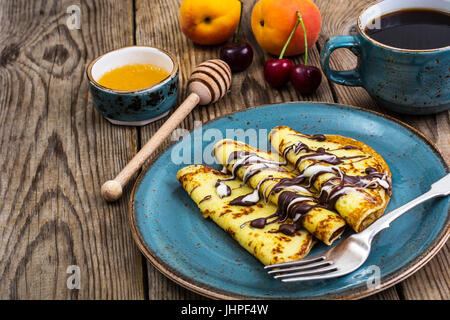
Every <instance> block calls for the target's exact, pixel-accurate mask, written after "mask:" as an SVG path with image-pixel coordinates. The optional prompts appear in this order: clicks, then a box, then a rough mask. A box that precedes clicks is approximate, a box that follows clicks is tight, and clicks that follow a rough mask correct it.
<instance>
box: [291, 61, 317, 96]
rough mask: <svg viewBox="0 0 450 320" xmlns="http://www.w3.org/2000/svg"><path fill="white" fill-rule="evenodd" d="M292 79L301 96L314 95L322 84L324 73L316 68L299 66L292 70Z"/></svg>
mask: <svg viewBox="0 0 450 320" xmlns="http://www.w3.org/2000/svg"><path fill="white" fill-rule="evenodd" d="M290 79H291V82H292V85H293V86H294V88H295V89H296V90H297V91H298V92H300V93H301V94H305V95H307V94H313V93H314V92H315V91H316V90H317V88H318V87H319V85H320V82H322V72H320V70H319V69H318V68H316V67H314V66H305V65H303V64H298V65H296V66H294V67H293V68H292V69H291V74H290Z"/></svg>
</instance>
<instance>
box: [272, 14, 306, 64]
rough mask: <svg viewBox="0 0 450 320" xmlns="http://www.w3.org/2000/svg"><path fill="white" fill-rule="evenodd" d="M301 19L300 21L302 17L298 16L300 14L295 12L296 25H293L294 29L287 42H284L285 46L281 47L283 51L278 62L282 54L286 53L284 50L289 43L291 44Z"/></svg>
mask: <svg viewBox="0 0 450 320" xmlns="http://www.w3.org/2000/svg"><path fill="white" fill-rule="evenodd" d="M301 19H302V17H301V15H300V13H299V12H298V11H297V23H296V24H295V27H294V29H293V30H292V32H291V35H290V36H289V38H288V39H287V41H286V43H285V45H284V47H283V50H282V51H281V54H280V57H279V58H278V59H280V60H281V59H283V56H284V53H285V52H286V49H287V47H288V45H289V43H290V42H291V39H292V37H293V36H294V34H295V31H297V28H298V25H299V24H300V21H301Z"/></svg>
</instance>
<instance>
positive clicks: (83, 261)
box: [0, 0, 450, 299]
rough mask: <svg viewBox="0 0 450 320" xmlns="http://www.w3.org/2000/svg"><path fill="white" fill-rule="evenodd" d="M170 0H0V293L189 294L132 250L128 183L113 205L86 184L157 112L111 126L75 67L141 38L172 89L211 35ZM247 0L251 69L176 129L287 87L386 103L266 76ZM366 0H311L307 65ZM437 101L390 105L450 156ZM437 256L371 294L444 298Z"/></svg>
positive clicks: (134, 147)
mask: <svg viewBox="0 0 450 320" xmlns="http://www.w3.org/2000/svg"><path fill="white" fill-rule="evenodd" d="M180 2H181V0H176V1H169V0H95V1H94V0H93V1H79V0H53V1H50V0H39V1H38V0H36V1H28V0H3V1H2V2H1V4H0V84H1V85H0V123H1V125H0V139H1V140H0V199H1V201H0V234H1V238H0V298H1V299H188V298H201V297H200V296H198V295H196V294H194V293H191V292H189V291H187V290H186V289H184V288H182V287H180V286H178V285H176V284H174V283H173V282H171V281H170V280H168V279H166V278H165V277H164V276H162V275H161V274H160V273H159V272H158V271H157V270H155V269H154V268H153V267H152V265H150V264H149V263H147V262H146V260H145V259H144V258H143V256H142V255H141V254H140V252H139V250H138V249H137V247H136V245H135V244H134V241H133V238H132V235H131V232H130V227H129V223H128V202H129V197H130V195H129V191H130V188H128V189H127V192H126V194H125V196H124V197H123V198H122V199H121V200H120V201H119V202H117V203H114V204H107V203H105V202H104V201H103V200H102V198H101V197H100V193H99V189H100V185H101V183H102V182H104V181H106V180H108V179H109V178H112V177H114V176H115V174H116V173H118V172H119V171H120V169H121V168H122V167H123V166H124V165H125V164H126V163H127V162H128V161H129V160H130V159H131V158H132V157H133V155H134V154H135V153H136V152H137V151H138V150H139V148H140V146H141V145H142V144H143V143H144V142H145V141H147V140H148V139H149V138H150V137H151V136H152V134H153V133H154V132H155V131H156V130H157V129H158V127H159V126H161V124H162V122H163V120H161V121H157V122H155V123H153V124H150V125H148V126H145V127H141V128H134V127H118V126H113V125H111V124H110V123H109V122H107V121H106V120H104V119H103V118H102V117H101V116H100V115H99V113H97V112H96V111H95V110H94V108H93V106H92V101H91V99H90V95H89V91H88V83H87V79H86V76H85V69H86V66H87V64H88V63H89V62H90V61H91V60H92V59H93V58H95V57H96V56H98V55H100V54H102V53H104V52H107V51H109V50H112V49H115V48H120V47H123V46H127V45H133V44H151V45H154V46H158V47H161V48H165V49H166V50H169V51H171V52H173V53H174V54H175V55H176V56H177V58H178V59H179V61H180V66H181V76H180V81H181V85H182V86H181V87H182V88H184V85H185V84H186V81H187V78H188V76H189V74H190V71H191V70H192V68H193V66H195V65H196V64H198V63H199V62H201V61H203V60H206V59H210V58H214V57H217V56H218V51H219V47H200V46H196V45H194V44H193V43H192V42H191V41H189V40H188V39H187V38H185V37H184V36H183V34H182V33H181V31H180V27H179V24H178V18H177V16H178V8H179V6H180ZM253 2H255V1H246V4H247V5H246V12H245V19H244V22H243V37H244V38H246V39H247V40H249V41H250V42H251V43H252V45H253V47H254V49H255V59H254V62H253V64H252V66H251V68H250V69H249V70H248V72H245V73H242V74H239V75H236V76H235V78H234V82H233V86H232V89H231V90H232V94H228V95H227V96H226V97H225V98H224V99H223V100H221V101H220V102H218V103H216V104H215V105H210V106H207V107H199V108H197V109H195V110H194V112H193V113H192V114H191V115H190V116H189V117H188V118H187V119H186V120H185V121H184V122H183V124H182V127H183V128H187V129H193V123H194V120H201V121H208V120H211V119H214V118H217V117H220V116H223V115H226V114H227V113H229V112H232V111H236V110H242V109H246V108H248V107H251V106H255V105H262V104H268V103H277V102H286V101H295V100H301V101H325V102H337V103H342V104H349V105H355V106H362V107H364V108H367V109H372V110H377V111H379V112H384V113H388V114H390V115H393V114H391V113H389V112H386V111H385V110H383V109H381V108H380V107H379V106H378V105H377V104H376V103H375V102H374V101H373V100H372V99H371V98H370V97H369V96H368V94H367V93H366V92H365V90H364V89H361V88H350V87H343V86H339V85H336V84H334V83H331V82H329V81H327V80H326V79H325V78H324V81H323V82H322V84H321V86H320V88H319V90H318V91H317V93H316V94H315V95H313V96H310V97H306V96H301V95H299V94H298V93H297V92H296V91H295V90H294V89H293V88H292V87H288V88H286V89H283V90H273V89H270V88H269V87H268V85H267V84H266V82H265V81H264V78H263V74H262V66H263V64H264V61H265V60H266V59H267V57H268V55H267V54H265V53H264V52H263V51H262V50H261V49H260V48H259V47H258V45H257V44H256V42H255V39H254V37H253V35H252V32H251V28H250V12H251V8H252V6H253ZM367 2H369V1H367V0H366V1H352V0H320V1H319V0H316V3H317V5H318V6H319V8H320V10H321V12H322V16H323V28H322V33H321V36H320V39H319V41H318V42H317V45H316V46H315V47H314V48H313V49H312V50H311V51H310V62H311V64H313V65H316V66H318V65H319V52H320V49H321V47H322V45H323V43H324V41H325V40H326V39H327V38H328V37H329V36H332V35H341V34H348V33H351V32H354V27H353V25H354V23H355V21H356V16H357V14H358V12H359V11H360V10H361V9H362V8H363V7H364V6H365V5H366V3H367ZM71 5H76V6H78V7H79V8H80V13H81V24H80V27H81V28H80V29H74V30H70V29H69V28H68V24H67V22H68V19H71V15H70V14H68V13H67V12H66V11H67V8H68V7H69V6H71ZM70 21H72V20H70ZM70 21H69V22H70ZM72 22H73V21H72ZM302 59H303V57H302V56H300V57H297V58H296V59H295V60H296V61H297V62H300V61H302ZM354 64H355V58H354V56H353V55H352V54H351V53H349V52H348V51H346V50H339V51H337V52H336V53H335V54H334V56H333V59H332V65H333V66H334V68H336V69H348V68H350V67H352V66H353V65H354ZM181 97H185V92H184V90H183V91H182V92H181ZM449 114H450V113H449V112H444V113H441V114H438V115H434V116H420V117H412V116H402V115H395V114H394V115H393V116H394V117H396V118H398V119H400V120H402V121H405V122H406V123H409V124H410V125H412V126H413V127H415V128H417V129H418V130H420V131H421V132H423V133H424V134H425V135H426V136H428V137H429V138H430V139H431V140H433V141H434V142H435V143H436V144H437V145H438V146H439V147H440V149H441V151H442V152H443V154H444V156H445V157H446V160H447V161H449V160H450V121H449ZM161 149H162V148H161ZM449 262H450V255H449V247H448V244H447V245H446V246H445V247H444V248H443V249H442V250H441V251H440V253H439V254H438V255H437V256H436V257H434V258H433V260H432V261H431V262H429V263H428V264H427V265H426V266H425V267H424V268H423V269H421V270H420V271H418V272H417V273H415V274H414V275H413V276H411V277H410V278H408V279H407V280H405V281H403V282H401V283H400V284H397V285H396V286H394V287H391V288H389V289H387V290H385V291H383V292H381V293H379V294H376V295H374V296H372V297H370V298H375V299H449V298H450V271H449V270H450V267H449V265H450V263H449ZM71 265H76V266H79V271H80V275H81V283H80V288H79V289H72V290H69V289H68V288H67V279H68V277H69V276H71V274H70V273H67V271H68V269H67V268H68V266H71ZM69 271H70V270H69Z"/></svg>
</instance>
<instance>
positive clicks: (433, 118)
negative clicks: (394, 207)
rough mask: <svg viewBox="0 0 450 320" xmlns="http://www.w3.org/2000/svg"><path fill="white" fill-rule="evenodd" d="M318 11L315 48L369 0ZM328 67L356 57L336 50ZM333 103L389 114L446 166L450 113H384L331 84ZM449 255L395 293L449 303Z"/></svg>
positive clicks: (338, 0)
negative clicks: (427, 141) (419, 137)
mask: <svg viewBox="0 0 450 320" xmlns="http://www.w3.org/2000/svg"><path fill="white" fill-rule="evenodd" d="M315 2H316V3H317V5H318V7H319V9H320V10H321V13H322V17H323V20H324V25H323V28H322V33H321V37H320V39H319V46H320V47H322V46H323V44H324V42H325V41H326V40H327V39H328V38H329V37H331V36H335V35H344V34H349V33H352V32H353V31H354V30H355V28H354V26H355V23H356V19H357V17H358V15H359V14H360V12H361V11H362V10H363V9H364V8H365V7H366V6H367V5H368V4H369V3H370V2H372V1H371V0H361V1H350V0H333V1H328V0H316V1H315ZM331 65H332V66H333V68H335V69H337V70H346V69H351V68H353V67H354V66H355V65H356V57H355V56H354V55H353V54H352V53H351V52H349V51H348V50H345V49H339V50H337V51H336V52H335V53H334V54H333V56H332V59H331ZM331 86H332V89H333V90H334V92H335V93H336V97H337V102H339V103H343V104H349V105H355V106H361V107H365V108H368V109H372V110H376V111H379V112H383V113H386V114H389V115H391V116H393V117H395V118H397V119H399V120H402V121H404V122H406V123H408V124H410V125H411V126H413V127H414V128H416V129H418V130H419V131H421V132H422V133H423V134H425V136H427V137H428V138H429V139H431V140H432V141H433V142H434V143H435V144H436V145H437V146H438V147H439V149H440V150H441V152H442V154H443V155H444V157H445V159H446V161H447V162H449V161H450V112H443V113H440V114H437V115H429V116H405V115H399V114H395V113H393V112H390V111H387V110H385V109H383V108H381V107H380V106H378V105H377V103H376V102H375V101H374V100H373V99H372V98H371V97H370V96H369V94H368V93H367V92H366V91H365V90H364V89H363V88H356V87H346V86H341V85H337V84H334V83H332V84H331ZM449 286H450V276H449V255H448V246H446V247H444V248H443V249H442V250H441V251H440V252H439V253H438V255H437V256H436V257H435V258H433V260H431V261H430V262H429V263H428V264H427V265H426V266H425V267H424V268H423V269H421V270H419V271H418V272H417V273H416V274H414V275H413V276H412V277H410V278H408V279H407V280H405V281H403V282H402V283H401V284H399V285H398V286H397V289H398V290H399V291H400V292H402V293H403V297H404V298H406V299H423V298H433V299H449V298H450V295H449Z"/></svg>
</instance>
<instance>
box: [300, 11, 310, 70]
mask: <svg viewBox="0 0 450 320" xmlns="http://www.w3.org/2000/svg"><path fill="white" fill-rule="evenodd" d="M297 15H298V18H299V19H300V23H301V24H302V28H303V36H304V37H305V66H307V65H308V36H307V35H306V28H305V24H304V23H303V18H302V15H301V13H300V12H298V11H297Z"/></svg>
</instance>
